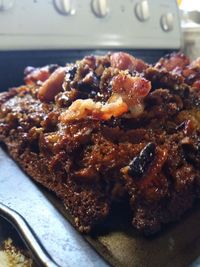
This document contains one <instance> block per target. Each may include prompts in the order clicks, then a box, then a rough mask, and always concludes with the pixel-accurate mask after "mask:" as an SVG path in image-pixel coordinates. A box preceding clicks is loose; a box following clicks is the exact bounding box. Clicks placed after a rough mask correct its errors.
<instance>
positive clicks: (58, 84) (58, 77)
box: [38, 67, 65, 102]
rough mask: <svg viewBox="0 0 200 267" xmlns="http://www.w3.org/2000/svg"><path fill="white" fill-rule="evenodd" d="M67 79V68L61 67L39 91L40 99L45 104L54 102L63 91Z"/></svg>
mask: <svg viewBox="0 0 200 267" xmlns="http://www.w3.org/2000/svg"><path fill="white" fill-rule="evenodd" d="M64 77H65V68H63V67H60V68H58V69H57V70H55V71H54V72H53V73H52V74H51V76H50V77H49V78H48V79H47V80H46V81H45V82H44V83H43V84H42V86H41V87H40V88H39V91H38V98H39V99H40V100H41V101H44V102H50V101H52V100H54V97H55V96H56V95H57V94H58V93H59V92H60V91H61V89H62V84H63V80H64Z"/></svg>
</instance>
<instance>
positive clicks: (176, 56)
mask: <svg viewBox="0 0 200 267" xmlns="http://www.w3.org/2000/svg"><path fill="white" fill-rule="evenodd" d="M199 73H200V64H199V60H198V59H197V60H196V61H194V62H191V63H190V61H189V59H188V58H187V57H186V56H184V55H183V54H182V53H181V52H179V53H173V54H170V55H167V56H166V57H164V58H161V59H160V60H159V62H157V63H156V64H154V65H149V64H147V63H145V62H143V61H142V60H140V59H136V58H134V57H133V56H131V55H129V54H127V53H124V52H115V53H109V54H107V55H105V56H86V57H85V58H83V59H82V60H80V61H77V62H75V63H70V64H67V65H66V66H62V67H61V66H57V65H51V66H45V67H43V68H30V67H28V68H27V69H26V70H25V85H22V86H20V87H14V88H11V89H10V90H9V91H7V92H4V93H1V94H0V140H1V142H3V143H4V144H6V146H7V149H8V152H9V153H10V155H11V156H12V157H13V159H14V160H15V161H16V162H18V164H19V165H20V166H21V167H22V169H23V170H24V171H25V172H26V173H27V174H28V175H30V176H31V177H32V178H33V179H34V180H36V181H37V182H39V183H41V184H42V185H44V186H45V187H47V188H48V189H49V190H51V191H53V192H54V193H56V194H57V196H59V197H60V198H61V199H62V201H63V202H64V204H65V206H66V208H67V209H68V210H69V212H70V214H71V215H72V217H73V219H74V223H75V225H76V227H77V228H78V230H79V231H81V232H89V231H91V230H92V229H94V228H95V226H96V225H100V224H101V223H102V222H103V221H104V220H105V219H106V218H107V217H108V215H109V214H110V212H111V211H112V206H113V203H116V205H117V203H119V202H124V203H126V205H127V207H128V209H129V210H131V213H132V222H131V221H130V224H131V223H132V225H133V227H135V228H136V229H138V230H139V231H141V232H143V233H144V234H152V233H155V232H157V231H159V230H160V229H161V227H162V225H163V224H166V223H168V222H170V221H174V220H177V219H179V218H180V216H181V215H182V214H183V213H184V212H185V211H186V210H188V209H189V208H191V207H192V205H193V203H194V201H195V200H196V199H197V198H198V197H199V196H200V170H199V163H200V132H199V130H200V108H199V103H200V74H199ZM119 213H120V210H119Z"/></svg>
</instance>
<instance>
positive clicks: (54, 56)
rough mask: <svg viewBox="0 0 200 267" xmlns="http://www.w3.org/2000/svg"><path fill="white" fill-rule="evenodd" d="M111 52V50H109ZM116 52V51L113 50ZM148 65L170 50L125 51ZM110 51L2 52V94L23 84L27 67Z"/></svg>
mask: <svg viewBox="0 0 200 267" xmlns="http://www.w3.org/2000/svg"><path fill="white" fill-rule="evenodd" d="M109 51H110V50H109ZM113 51H114V50H113ZM123 51H126V52H128V53H131V54H132V55H134V56H135V57H138V58H141V59H144V60H145V61H147V62H148V63H154V62H156V61H157V60H158V59H159V58H160V57H162V56H163V55H165V54H167V53H169V52H170V50H139V49H138V50H124V49H123ZM107 52H108V50H45V51H43V50H35V51H6V52H3V51H1V52H0V92H1V91H5V90H7V89H8V88H9V87H13V86H19V85H21V84H23V73H24V69H25V67H27V66H33V67H40V66H44V65H48V64H58V65H65V63H66V62H69V63H70V62H74V61H75V60H77V59H81V58H83V57H84V56H86V55H90V54H98V55H104V54H105V53H107Z"/></svg>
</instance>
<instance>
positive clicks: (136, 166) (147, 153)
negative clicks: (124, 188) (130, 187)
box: [128, 143, 156, 179]
mask: <svg viewBox="0 0 200 267" xmlns="http://www.w3.org/2000/svg"><path fill="white" fill-rule="evenodd" d="M155 151H156V145H155V144H154V143H148V144H147V145H146V146H145V147H144V148H143V149H142V151H141V152H140V154H139V155H138V156H137V157H135V158H134V159H133V160H132V161H131V162H130V164H129V169H128V174H129V175H130V176H132V177H134V178H135V179H140V178H142V176H143V175H144V173H145V172H146V171H147V169H148V167H149V165H150V163H151V162H152V161H153V160H154V158H155Z"/></svg>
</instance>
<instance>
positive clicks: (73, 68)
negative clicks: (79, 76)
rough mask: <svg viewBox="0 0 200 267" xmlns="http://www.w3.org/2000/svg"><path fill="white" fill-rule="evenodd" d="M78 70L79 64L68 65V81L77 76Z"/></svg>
mask: <svg viewBox="0 0 200 267" xmlns="http://www.w3.org/2000/svg"><path fill="white" fill-rule="evenodd" d="M76 71H77V66H76V65H73V66H70V67H68V68H67V73H66V76H65V80H66V81H72V80H73V79H74V77H75V74H76Z"/></svg>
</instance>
